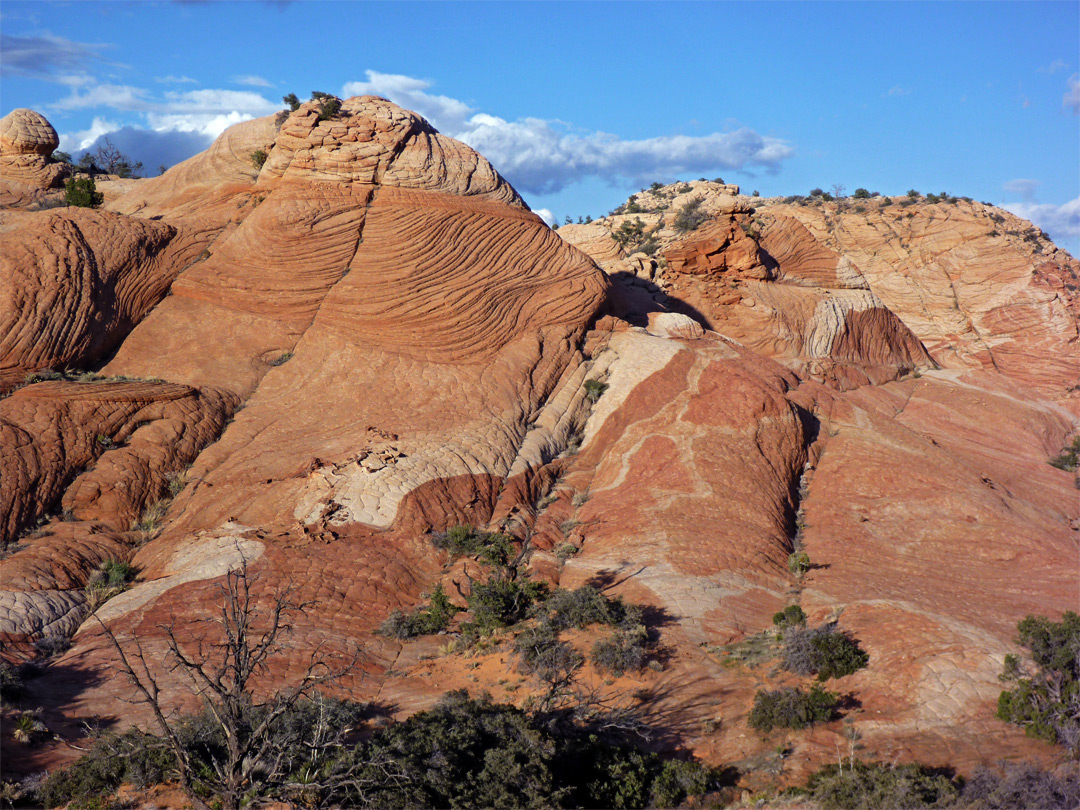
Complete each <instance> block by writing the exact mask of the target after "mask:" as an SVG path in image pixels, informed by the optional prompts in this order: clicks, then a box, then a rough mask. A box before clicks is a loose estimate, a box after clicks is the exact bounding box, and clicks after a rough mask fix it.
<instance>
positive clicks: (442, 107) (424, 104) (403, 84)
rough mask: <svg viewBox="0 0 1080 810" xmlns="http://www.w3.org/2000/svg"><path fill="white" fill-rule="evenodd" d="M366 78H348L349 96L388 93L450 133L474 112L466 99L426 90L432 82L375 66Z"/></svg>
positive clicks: (345, 91)
mask: <svg viewBox="0 0 1080 810" xmlns="http://www.w3.org/2000/svg"><path fill="white" fill-rule="evenodd" d="M364 72H365V73H366V74H367V77H368V80H367V81H366V82H347V83H346V84H345V86H344V87H343V88H342V89H341V92H342V93H343V94H344V95H345V96H346V97H349V96H368V95H371V96H385V97H386V98H388V99H390V100H391V101H393V102H394V103H395V104H398V105H400V106H402V107H404V108H405V109H407V110H412V111H413V112H417V113H420V115H422V116H424V118H426V119H428V121H430V122H431V123H432V124H434V125H435V127H436V128H437V129H439V130H440V131H442V132H446V133H447V134H452V132H453V131H454V130H457V129H459V128H460V127H462V126H464V125H465V122H466V120H467V119H468V117H469V115H470V114H471V113H473V112H474V110H473V108H472V107H470V106H469V105H468V104H466V103H465V102H463V101H458V100H457V99H456V98H450V97H449V96H436V95H433V94H431V93H428V92H426V91H427V89H428V88H429V87H431V82H429V81H426V80H424V79H414V78H413V77H412V76H402V75H400V74H394V73H379V72H377V71H374V70H366V71H364Z"/></svg>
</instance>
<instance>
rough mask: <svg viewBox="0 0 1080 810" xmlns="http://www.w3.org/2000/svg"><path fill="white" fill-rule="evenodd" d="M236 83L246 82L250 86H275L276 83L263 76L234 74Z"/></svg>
mask: <svg viewBox="0 0 1080 810" xmlns="http://www.w3.org/2000/svg"><path fill="white" fill-rule="evenodd" d="M232 80H233V83H234V84H244V85H247V86H248V87H273V86H274V85H273V84H271V83H270V82H268V81H267V80H266V79H264V78H263V77H262V76H252V75H248V76H233V78H232Z"/></svg>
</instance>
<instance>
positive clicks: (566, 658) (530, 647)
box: [514, 623, 585, 684]
mask: <svg viewBox="0 0 1080 810" xmlns="http://www.w3.org/2000/svg"><path fill="white" fill-rule="evenodd" d="M514 654H515V655H516V656H517V658H518V660H519V661H520V668H521V670H522V671H524V672H529V673H532V674H535V675H537V676H538V677H539V678H540V680H542V681H545V682H547V683H552V684H555V683H562V682H564V681H565V679H566V677H567V676H569V675H570V674H572V673H573V672H574V671H575V670H577V669H578V668H579V667H580V666H581V665H582V663H584V660H585V659H584V658H582V656H581V653H579V652H578V651H577V650H575V649H574V648H573V647H571V646H570V645H569V644H567V643H566V642H565V641H560V640H559V634H558V631H556V630H555V628H554V627H552V626H551V625H549V624H543V623H541V624H537V625H533V626H532V627H527V628H525V630H523V631H522V632H521V633H519V634H518V637H517V638H516V639H515V640H514Z"/></svg>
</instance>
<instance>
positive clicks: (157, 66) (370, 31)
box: [0, 0, 1080, 255]
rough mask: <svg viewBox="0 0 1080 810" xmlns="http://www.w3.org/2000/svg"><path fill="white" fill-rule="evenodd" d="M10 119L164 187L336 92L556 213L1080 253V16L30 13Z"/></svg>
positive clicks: (313, 7)
mask: <svg viewBox="0 0 1080 810" xmlns="http://www.w3.org/2000/svg"><path fill="white" fill-rule="evenodd" d="M0 39H2V41H0V57H2V60H0V61H2V73H0V114H6V113H7V112H9V111H10V110H12V109H15V108H17V107H30V108H32V109H35V110H37V111H39V112H41V113H42V114H44V115H45V116H46V117H47V118H48V119H49V120H50V121H51V122H52V124H53V126H54V127H55V128H56V130H57V131H58V132H59V133H60V135H61V147H60V148H61V149H63V150H64V151H67V152H70V153H72V154H73V155H74V156H76V157H78V155H79V154H80V153H81V152H82V151H84V150H87V149H89V150H91V151H92V150H93V149H95V148H96V146H97V145H99V144H100V143H101V142H102V140H103V139H104V138H105V137H108V138H109V140H110V141H111V142H112V143H113V144H114V145H115V146H117V147H119V148H120V149H121V150H122V151H124V152H126V153H127V154H129V155H131V156H132V157H133V158H134V159H137V160H140V161H142V162H143V163H144V164H145V166H146V171H147V173H148V174H157V173H158V170H159V167H160V166H162V165H164V166H170V165H173V164H174V163H177V162H179V161H180V160H183V159H184V158H186V157H189V156H190V155H192V154H195V153H197V152H199V151H201V150H202V149H204V148H206V146H208V145H209V143H210V142H211V141H212V140H213V138H214V137H216V136H217V135H219V134H220V133H221V132H222V131H223V130H224V129H225V128H226V127H227V126H229V125H230V124H232V123H236V122H238V121H241V120H245V119H248V118H252V117H257V116H261V115H268V114H271V113H273V112H276V111H277V110H279V109H281V108H282V107H283V104H282V102H281V98H282V96H283V95H285V94H286V93H296V94H297V95H298V96H300V98H301V99H305V98H307V97H308V96H309V95H310V93H311V91H312V90H320V91H323V92H329V93H334V94H337V95H339V96H342V97H347V96H350V95H357V94H362V93H375V94H378V95H382V96H386V97H387V98H389V99H391V100H392V101H395V102H396V103H398V104H401V105H402V106H404V107H407V108H409V109H412V110H414V111H416V112H418V113H420V114H421V115H423V116H424V117H425V118H427V119H428V120H429V121H430V122H431V123H432V124H433V125H434V126H435V127H437V128H438V129H439V130H440V131H441V132H444V133H445V134H448V135H451V136H453V137H455V138H458V139H460V140H463V141H465V142H466V143H468V144H469V145H471V146H473V147H474V148H476V149H477V150H478V151H480V152H481V153H482V154H484V155H485V156H486V157H487V158H488V159H489V160H491V162H492V163H493V164H494V165H495V167H496V169H498V170H499V171H500V173H502V174H503V175H504V176H505V177H506V178H507V179H508V180H510V182H511V183H513V184H514V186H515V187H516V188H517V189H518V191H519V192H520V193H521V194H522V196H523V197H524V198H525V200H526V201H527V202H528V203H529V205H530V206H531V207H532V208H533V209H534V210H536V211H538V212H540V213H541V214H542V215H543V216H545V218H547V219H549V220H551V219H553V218H557V219H558V220H559V221H563V219H564V217H567V216H569V217H572V218H573V219H574V220H576V219H577V218H578V217H581V216H584V215H591V216H593V217H596V216H600V215H603V214H604V213H606V212H608V211H609V210H611V209H612V208H614V207H615V206H617V205H619V204H620V203H622V202H623V201H625V199H626V198H627V197H628V196H629V195H630V194H631V193H633V192H635V191H637V190H638V189H640V188H642V187H644V186H646V185H648V184H649V183H651V182H653V181H660V182H665V183H667V182H673V181H674V180H690V179H696V178H699V177H705V178H707V179H714V178H718V177H722V178H723V179H724V180H725V181H726V182H729V183H738V184H739V185H740V186H741V187H742V190H743V191H744V192H746V193H749V192H751V191H759V192H760V193H761V194H762V195H763V196H773V195H788V194H806V193H807V192H809V190H810V189H811V188H814V187H820V188H823V189H825V190H832V187H833V185H834V184H835V185H842V186H844V187H845V188H846V193H848V194H850V193H851V192H853V191H854V190H855V189H856V188H860V187H862V188H866V189H868V190H870V191H880V192H881V193H884V194H893V195H895V194H903V193H906V192H907V190H908V189H911V188H914V189H916V190H918V191H920V192H923V193H927V192H934V193H940V192H942V191H944V192H948V193H950V194H954V195H959V196H970V197H974V198H975V199H978V200H983V201H986V202H991V203H994V204H995V205H1003V206H1004V207H1006V208H1008V209H1009V210H1012V211H1013V212H1014V213H1018V214H1020V215H1021V216H1024V217H1026V218H1029V219H1031V220H1032V221H1034V222H1035V224H1037V225H1039V226H1040V227H1042V228H1043V229H1044V230H1046V231H1047V232H1048V233H1049V234H1050V235H1051V236H1052V237H1053V238H1054V240H1055V241H1056V242H1057V243H1058V244H1059V245H1060V246H1062V247H1065V248H1066V249H1068V250H1069V251H1070V252H1071V253H1073V255H1080V3H1077V2H1074V1H1071V0H1068V1H1066V2H1019V3H1010V2H987V3H983V2H960V3H950V2H942V1H939V0H934V1H933V2H927V3H922V2H853V3H848V2H776V3H770V2H735V3H726V2H692V3H681V2H659V3H653V2H644V1H642V2H619V3H605V2H571V3H562V2H488V3H465V2H437V3H419V2H417V3H411V2H393V3H360V2H346V1H345V0H339V1H338V2H303V1H302V0H294V1H293V2H261V1H260V0H249V1H248V2H213V1H211V2H205V1H203V2H196V1H193V0H185V1H184V2H152V1H150V0H140V1H139V2H128V1H127V0H112V2H88V1H85V0H84V1H82V2H47V1H46V2H43V1H42V0H34V1H33V2H19V0H4V3H3V6H2V8H0Z"/></svg>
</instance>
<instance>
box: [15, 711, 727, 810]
mask: <svg viewBox="0 0 1080 810" xmlns="http://www.w3.org/2000/svg"><path fill="white" fill-rule="evenodd" d="M367 713H368V712H367V707H366V706H364V705H363V704H358V703H350V702H347V701H334V700H329V699H325V698H320V699H318V700H305V701H301V702H300V703H297V704H295V705H294V706H293V707H292V708H291V709H290V710H289V711H288V712H287V713H286V714H285V715H283V716H282V717H281V718H279V720H278V721H277V723H276V725H275V733H274V735H273V736H272V738H271V749H272V750H269V751H266V752H265V755H266V762H267V770H265V771H264V772H263V774H262V777H261V778H260V779H259V780H254V781H253V782H252V783H251V785H250V788H249V791H248V793H247V795H246V797H245V801H246V802H247V803H248V805H249V806H258V805H261V804H266V803H271V802H276V803H283V804H288V805H291V806H303V807H311V808H314V807H379V808H399V809H401V810H404V808H415V807H455V808H470V807H499V808H548V807H551V808H558V807H625V808H643V807H647V806H652V807H670V806H674V805H677V804H679V803H680V802H682V801H684V800H685V798H686V797H687V796H700V795H702V794H703V793H705V792H706V791H707V790H709V788H710V787H712V786H713V785H714V784H715V783H716V781H717V776H718V774H717V773H716V772H714V771H711V770H709V769H707V768H704V767H702V766H701V765H700V764H698V763H696V762H682V761H675V760H669V761H664V760H663V759H661V758H660V757H659V756H657V755H656V754H653V753H646V752H642V751H638V750H636V749H635V748H633V747H630V746H628V745H623V744H618V743H616V742H613V741H611V740H608V739H605V738H602V737H601V736H600V735H599V733H598V732H596V731H595V730H593V729H592V727H591V726H589V725H588V724H587V723H586V724H585V725H580V724H578V723H571V724H569V725H567V724H564V723H559V722H554V718H553V717H552V716H548V715H540V714H529V713H527V712H524V711H522V710H521V709H518V708H515V707H513V706H508V705H502V704H497V703H493V702H492V700H491V698H490V697H489V696H487V695H484V696H482V697H480V698H477V699H473V698H470V697H469V696H468V694H466V693H465V691H464V690H461V691H458V692H450V693H448V694H446V695H444V696H443V698H442V700H440V701H439V703H438V704H437V705H436V706H435V707H434V708H433V709H431V710H429V711H425V712H419V713H417V714H414V715H413V716H411V717H409V718H408V719H407V720H404V721H402V722H400V723H396V724H392V725H390V726H388V727H386V728H382V729H377V730H374V731H373V732H371V733H370V736H368V737H367V739H361V737H362V736H363V735H361V734H359V733H358V732H360V731H362V730H364V718H365V717H366V716H367ZM261 719H262V715H260V714H259V713H257V712H252V713H251V716H250V717H248V718H247V722H249V723H258V722H260V721H261ZM176 728H177V730H178V737H179V740H180V743H181V745H182V746H183V747H184V748H185V749H186V750H187V751H189V752H191V754H192V755H193V757H194V758H195V764H196V766H197V768H198V769H200V770H201V771H202V772H204V773H206V774H207V775H208V776H209V774H210V773H211V772H212V771H213V769H214V763H215V762H221V761H222V755H223V752H224V750H225V739H224V736H223V735H222V733H221V730H220V726H218V725H217V723H216V722H215V721H214V720H213V718H212V716H211V715H210V713H209V712H208V711H205V712H203V713H201V714H199V715H191V716H188V717H185V718H182V719H181V720H179V721H178V722H177V724H176ZM174 762H175V760H174V759H173V757H172V755H171V753H170V752H169V750H168V746H167V743H166V741H165V740H164V739H163V738H160V737H157V736H155V735H152V734H146V733H144V732H141V731H138V730H135V729H131V730H129V731H126V732H124V733H123V734H116V733H113V732H106V733H104V734H102V735H101V736H99V737H98V739H97V740H95V741H94V743H93V745H92V746H91V747H90V750H89V751H88V752H87V753H86V754H85V755H84V756H83V757H82V758H80V759H79V760H77V761H76V762H75V763H73V764H72V765H71V766H69V767H68V768H65V769H63V770H57V771H54V772H53V773H52V774H50V776H49V777H48V779H46V780H45V782H44V784H43V785H42V786H41V787H40V788H39V790H38V792H37V796H36V800H37V803H38V804H41V805H43V806H46V807H57V806H60V805H63V804H70V805H71V806H73V807H108V806H111V805H112V804H113V799H112V796H113V795H114V794H115V792H116V790H117V788H118V787H119V786H120V785H121V784H123V783H132V784H134V785H135V786H136V787H137V788H140V789H142V788H145V787H148V786H150V785H155V784H161V783H163V782H166V781H169V780H173V779H175V778H176V772H175V769H174ZM197 787H198V795H199V796H200V797H201V798H202V799H203V801H205V802H207V803H208V804H210V805H211V806H214V805H215V804H216V803H217V801H218V797H217V796H215V794H214V793H213V791H212V790H210V789H209V788H208V783H200V785H198V786H197Z"/></svg>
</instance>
